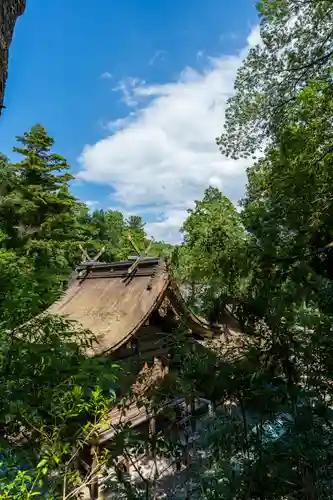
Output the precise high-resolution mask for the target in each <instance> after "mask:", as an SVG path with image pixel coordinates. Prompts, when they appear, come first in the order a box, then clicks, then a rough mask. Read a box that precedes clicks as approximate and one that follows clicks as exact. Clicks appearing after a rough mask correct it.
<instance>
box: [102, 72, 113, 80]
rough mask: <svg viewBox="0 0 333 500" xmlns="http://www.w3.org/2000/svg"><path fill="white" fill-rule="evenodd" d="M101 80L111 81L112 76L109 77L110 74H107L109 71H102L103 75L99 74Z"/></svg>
mask: <svg viewBox="0 0 333 500" xmlns="http://www.w3.org/2000/svg"><path fill="white" fill-rule="evenodd" d="M101 78H104V79H106V80H111V79H112V78H113V76H112V75H111V73H109V71H104V73H102V74H101Z"/></svg>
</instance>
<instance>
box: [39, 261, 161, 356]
mask: <svg viewBox="0 0 333 500" xmlns="http://www.w3.org/2000/svg"><path fill="white" fill-rule="evenodd" d="M132 264H133V261H123V262H111V263H107V264H104V263H93V264H84V265H81V266H79V267H78V269H77V272H78V274H77V278H76V279H74V280H73V281H72V283H71V284H70V286H69V288H68V290H67V291H66V293H65V294H64V295H63V297H62V298H61V299H60V300H58V301H57V302H55V303H54V304H53V305H52V306H51V307H50V308H49V309H48V311H47V312H48V313H50V314H60V315H62V316H65V317H67V318H68V319H71V320H75V321H78V322H79V324H80V325H81V326H82V327H83V328H84V329H87V330H90V331H91V332H92V333H93V334H94V335H95V337H96V339H97V341H98V345H97V346H96V348H95V349H94V351H95V354H102V353H106V352H111V351H114V350H116V349H118V348H119V347H120V346H121V345H123V344H124V343H126V342H128V341H129V339H130V338H131V337H132V336H133V335H134V334H135V332H136V331H137V330H138V329H139V328H140V326H142V325H143V324H144V323H145V321H146V320H147V319H148V318H149V316H150V314H151V313H152V312H153V311H154V309H155V308H156V307H157V306H158V305H159V304H160V302H161V301H162V300H163V296H164V292H165V290H166V288H167V287H168V284H169V278H168V273H167V271H166V267H165V264H164V262H163V261H161V260H159V259H150V260H147V259H146V260H144V261H143V262H142V263H141V264H140V265H139V266H138V267H137V269H136V270H135V271H134V274H133V276H131V275H129V274H128V269H129V267H130V266H131V265H132Z"/></svg>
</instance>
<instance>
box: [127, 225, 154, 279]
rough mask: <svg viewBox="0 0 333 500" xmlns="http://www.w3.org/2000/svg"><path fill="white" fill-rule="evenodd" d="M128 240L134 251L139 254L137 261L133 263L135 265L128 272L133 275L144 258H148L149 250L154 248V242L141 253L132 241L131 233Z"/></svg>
mask: <svg viewBox="0 0 333 500" xmlns="http://www.w3.org/2000/svg"><path fill="white" fill-rule="evenodd" d="M128 240H129V242H130V243H131V245H132V247H133V248H134V250H135V251H136V253H137V254H138V257H137V259H136V260H135V261H134V262H133V264H132V265H131V266H130V267H129V268H128V270H127V273H128V274H132V272H133V271H134V270H135V269H136V268H137V267H138V265H139V263H140V261H141V260H142V258H143V257H146V256H147V254H148V252H149V250H150V249H151V246H152V244H153V242H152V241H150V243H149V245H148V246H147V248H146V249H145V250H144V251H143V252H140V250H139V249H138V247H137V246H136V244H135V242H134V241H133V239H132V236H131V233H128Z"/></svg>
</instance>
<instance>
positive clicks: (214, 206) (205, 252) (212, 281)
mask: <svg viewBox="0 0 333 500" xmlns="http://www.w3.org/2000/svg"><path fill="white" fill-rule="evenodd" d="M188 213H189V215H188V218H187V219H186V221H185V222H184V225H183V228H182V231H183V234H184V244H183V245H182V246H181V247H180V248H179V249H178V251H177V254H175V256H174V261H175V260H176V268H177V269H178V273H177V274H178V276H179V278H180V279H182V280H183V281H187V282H188V283H190V284H192V287H193V286H194V287H195V288H196V291H197V292H198V291H199V290H200V289H201V294H202V297H201V300H204V302H205V303H206V306H205V308H206V313H207V314H208V315H209V316H211V319H213V318H214V319H215V320H217V319H218V317H219V315H220V314H221V313H222V311H223V305H225V304H231V303H234V302H235V301H237V299H239V297H240V294H241V290H242V287H243V286H244V285H245V281H244V277H245V276H246V272H245V270H243V269H242V265H241V264H242V262H241V259H240V255H241V254H242V252H243V251H244V250H245V244H246V234H245V231H244V229H243V227H242V225H241V220H240V217H239V215H238V214H237V212H236V210H235V208H234V207H233V205H232V203H231V202H230V201H229V200H228V198H226V197H225V196H224V195H223V194H222V193H221V191H219V189H217V188H213V187H210V188H208V189H206V191H205V193H204V197H203V199H202V200H201V201H196V202H195V208H194V209H190V210H189V211H188ZM176 272H177V271H176ZM196 285H197V286H196ZM197 298H198V297H197Z"/></svg>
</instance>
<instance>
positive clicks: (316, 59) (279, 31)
mask: <svg viewBox="0 0 333 500" xmlns="http://www.w3.org/2000/svg"><path fill="white" fill-rule="evenodd" d="M257 9H258V12H259V15H260V35H261V40H262V43H261V44H260V45H257V46H256V47H254V48H252V49H251V50H250V52H249V55H248V57H247V59H246V61H245V63H244V64H243V65H242V66H241V68H240V69H239V71H238V74H237V78H236V82H235V89H236V93H235V96H234V97H232V98H231V99H230V100H229V106H228V109H227V113H226V127H225V133H223V134H222V136H221V138H220V139H218V144H219V145H220V148H221V151H222V153H224V154H227V155H232V156H233V157H237V156H239V155H245V156H251V155H253V154H255V153H256V152H257V149H258V148H259V149H262V148H263V147H264V146H266V145H267V144H269V143H270V141H271V140H274V137H275V135H276V134H277V133H278V131H279V129H280V126H281V124H282V125H283V123H284V122H285V119H286V117H287V116H288V115H289V116H291V115H292V114H294V116H296V115H297V111H296V110H295V107H294V106H295V97H296V96H297V94H298V93H299V92H300V90H302V89H304V88H306V87H307V86H308V84H309V82H311V81H313V80H319V81H321V82H323V83H324V82H326V83H330V82H331V75H332V73H331V71H332V52H333V31H332V30H333V28H332V26H333V8H332V2H331V1H330V0H297V1H295V0H274V1H273V0H261V1H259V3H258V6H257ZM296 106H297V104H296Z"/></svg>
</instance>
